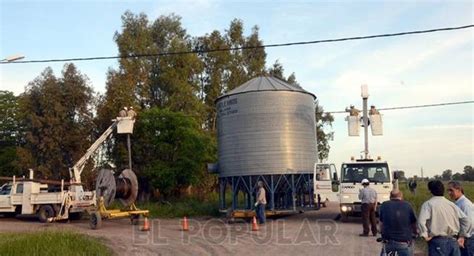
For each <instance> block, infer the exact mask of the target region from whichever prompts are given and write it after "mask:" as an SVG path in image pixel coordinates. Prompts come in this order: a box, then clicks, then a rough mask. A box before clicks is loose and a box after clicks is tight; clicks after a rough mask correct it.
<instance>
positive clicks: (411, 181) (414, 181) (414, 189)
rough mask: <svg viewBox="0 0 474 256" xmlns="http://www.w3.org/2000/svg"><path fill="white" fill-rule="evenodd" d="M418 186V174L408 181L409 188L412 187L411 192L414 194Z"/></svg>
mask: <svg viewBox="0 0 474 256" xmlns="http://www.w3.org/2000/svg"><path fill="white" fill-rule="evenodd" d="M417 186H418V184H417V183H416V176H414V177H413V179H411V180H410V182H408V188H409V189H410V192H411V193H412V194H413V195H416V187H417Z"/></svg>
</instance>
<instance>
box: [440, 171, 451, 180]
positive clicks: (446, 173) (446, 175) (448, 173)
mask: <svg viewBox="0 0 474 256" xmlns="http://www.w3.org/2000/svg"><path fill="white" fill-rule="evenodd" d="M452 176H453V171H451V170H449V169H448V170H445V171H444V172H443V174H441V178H442V179H443V180H451V178H452Z"/></svg>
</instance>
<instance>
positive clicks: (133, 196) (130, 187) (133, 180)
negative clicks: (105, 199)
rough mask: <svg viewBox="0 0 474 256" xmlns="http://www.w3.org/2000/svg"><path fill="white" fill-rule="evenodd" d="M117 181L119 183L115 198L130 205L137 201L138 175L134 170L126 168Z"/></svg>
mask: <svg viewBox="0 0 474 256" xmlns="http://www.w3.org/2000/svg"><path fill="white" fill-rule="evenodd" d="M115 181H116V184H117V194H116V196H115V198H117V199H119V200H120V202H122V204H123V205H124V206H130V205H131V204H133V203H135V200H137V195H138V180H137V175H135V173H134V172H133V171H132V170H130V169H125V170H123V171H122V173H121V174H120V176H119V177H118V178H117V179H115Z"/></svg>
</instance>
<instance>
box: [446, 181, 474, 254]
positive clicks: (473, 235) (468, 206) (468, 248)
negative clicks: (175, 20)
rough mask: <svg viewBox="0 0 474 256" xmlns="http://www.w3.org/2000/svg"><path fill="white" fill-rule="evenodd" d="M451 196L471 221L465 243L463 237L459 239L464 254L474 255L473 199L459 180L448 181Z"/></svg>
mask: <svg viewBox="0 0 474 256" xmlns="http://www.w3.org/2000/svg"><path fill="white" fill-rule="evenodd" d="M448 194H449V197H450V198H451V199H452V200H454V201H455V204H456V206H457V207H459V209H461V211H462V212H463V213H464V214H466V216H467V217H468V219H469V220H470V222H471V226H470V228H469V230H468V231H467V232H466V233H467V234H466V237H465V238H464V244H463V243H462V238H461V239H460V241H459V245H460V248H461V255H462V256H474V227H473V225H474V205H473V204H472V202H471V200H469V199H468V198H467V197H466V196H464V189H463V188H462V185H461V183H459V182H457V181H450V182H449V183H448Z"/></svg>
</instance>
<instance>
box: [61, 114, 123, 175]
mask: <svg viewBox="0 0 474 256" xmlns="http://www.w3.org/2000/svg"><path fill="white" fill-rule="evenodd" d="M118 122H119V121H118V120H113V123H112V125H110V126H109V128H107V130H105V132H104V133H102V135H100V137H99V138H98V139H97V140H96V141H95V142H94V143H93V144H92V145H91V146H90V147H89V149H87V151H86V153H85V154H84V155H83V156H82V157H81V159H79V161H77V163H76V164H75V165H74V166H73V167H72V168H70V169H69V174H70V175H71V178H72V179H73V180H74V182H77V183H80V182H81V173H82V170H83V169H84V165H85V164H86V162H87V160H88V159H89V158H90V157H91V156H92V155H93V154H94V153H95V151H96V150H97V149H98V148H99V147H100V145H102V143H104V141H105V140H107V138H108V137H109V136H110V134H112V132H113V131H114V129H115V127H116V126H117V123H118Z"/></svg>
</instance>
